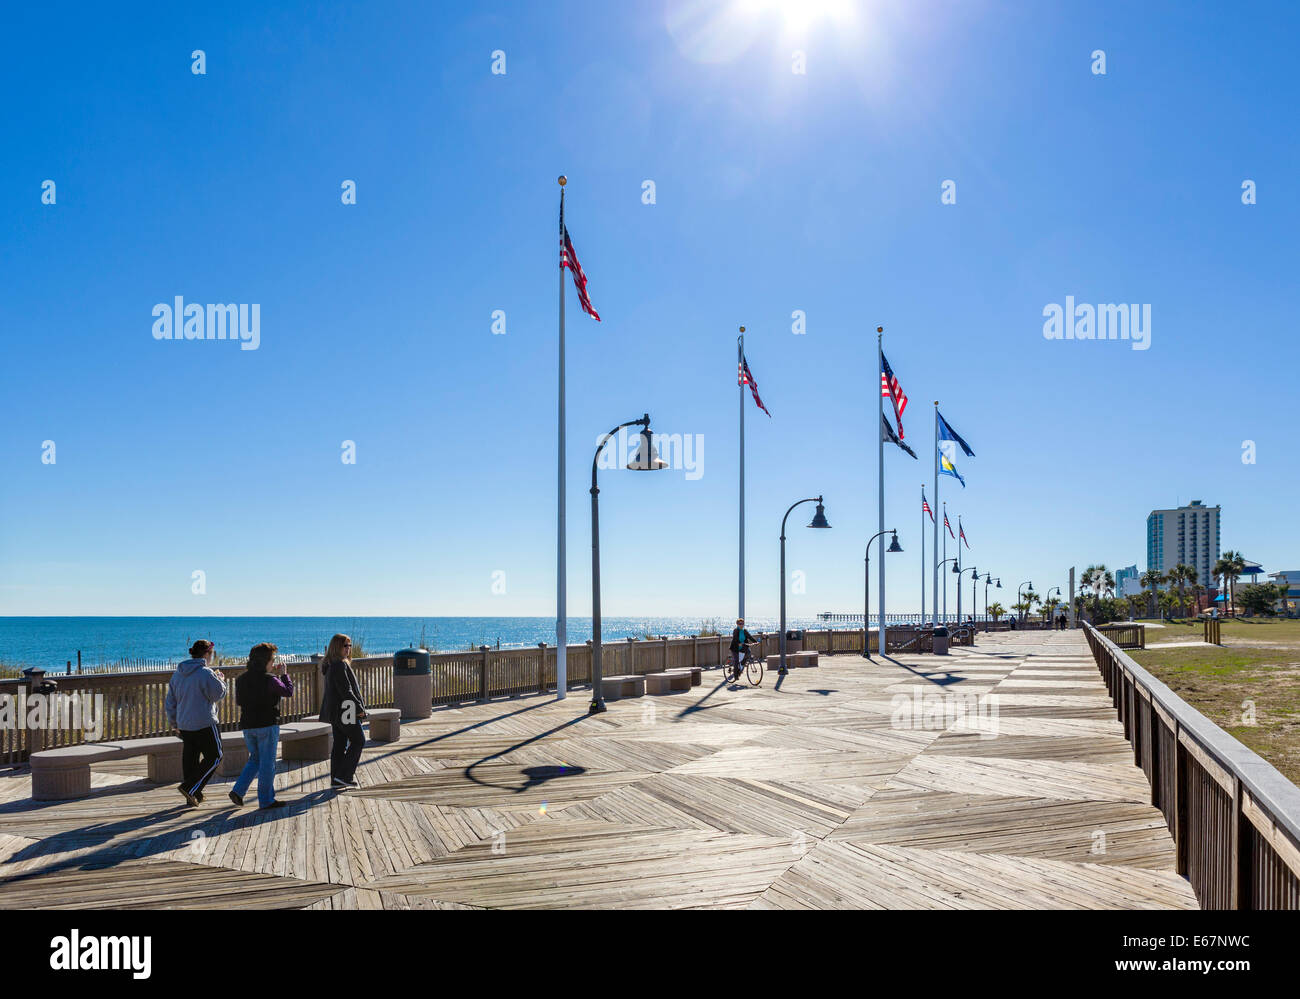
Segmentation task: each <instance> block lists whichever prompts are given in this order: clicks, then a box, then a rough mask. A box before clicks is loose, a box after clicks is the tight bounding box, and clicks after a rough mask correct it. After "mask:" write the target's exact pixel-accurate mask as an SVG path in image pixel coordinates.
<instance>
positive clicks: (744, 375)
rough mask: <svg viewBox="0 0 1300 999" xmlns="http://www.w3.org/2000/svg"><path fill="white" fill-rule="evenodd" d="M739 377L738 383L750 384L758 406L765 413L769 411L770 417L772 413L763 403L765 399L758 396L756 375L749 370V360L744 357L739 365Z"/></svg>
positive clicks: (750, 389)
mask: <svg viewBox="0 0 1300 999" xmlns="http://www.w3.org/2000/svg"><path fill="white" fill-rule="evenodd" d="M737 377H738V378H739V381H737V382H736V384H737V385H748V386H749V391H750V393H751V394H752V395H753V396H754V402H756V403H757V404H758V408H759V409H761V410H762V411H763V412H764V413H767V415H768V417H769V418H770V417H771V416H772V414H771V413H769V412H768V409H767V407H766V406H764V405H763V400H762V399H760V398H759V397H758V382H756V381H754V375H753V373H752V372H751V371H750V370H749V362H748V361H747V360H745V359H744V358H743V357H742V358H741V359H740V364H739V365H738V371H737Z"/></svg>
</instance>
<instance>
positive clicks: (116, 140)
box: [0, 0, 1300, 617]
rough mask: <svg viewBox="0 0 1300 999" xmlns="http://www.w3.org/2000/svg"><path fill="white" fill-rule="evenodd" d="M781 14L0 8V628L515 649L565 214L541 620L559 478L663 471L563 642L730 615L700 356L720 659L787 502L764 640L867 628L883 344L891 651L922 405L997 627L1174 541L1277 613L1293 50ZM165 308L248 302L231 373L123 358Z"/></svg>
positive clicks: (985, 8) (625, 482)
mask: <svg viewBox="0 0 1300 999" xmlns="http://www.w3.org/2000/svg"><path fill="white" fill-rule="evenodd" d="M778 6H779V5H777V4H766V5H764V4H761V3H754V2H751V3H748V4H738V5H737V4H726V3H716V4H687V3H682V2H670V3H663V2H658V3H638V4H608V3H566V2H559V3H552V4H541V3H516V4H500V5H488V4H484V5H472V6H464V5H450V4H426V3H403V4H385V5H382V6H377V5H373V4H370V5H367V4H336V5H305V4H304V5H289V4H228V5H222V6H221V7H220V8H217V7H211V8H206V9H202V10H182V9H179V8H177V7H175V6H174V5H157V6H152V7H143V6H135V7H128V8H125V9H123V10H118V9H116V8H114V9H111V10H110V9H107V8H101V7H95V6H91V5H84V6H62V5H58V4H55V5H52V6H46V7H41V8H39V9H37V8H27V9H22V10H19V9H10V10H8V11H7V12H6V15H5V20H6V24H5V30H4V32H3V41H2V42H0V46H2V47H3V54H4V58H3V59H0V84H2V86H3V93H4V95H5V111H4V114H3V115H2V116H0V138H2V139H3V146H4V148H5V151H6V153H5V156H4V157H3V158H0V189H2V191H3V194H2V196H0V213H2V220H3V228H2V229H0V266H2V268H3V274H4V280H3V290H2V292H0V328H3V330H4V333H3V342H4V352H3V356H4V359H5V365H4V368H5V373H6V377H5V381H4V393H3V398H2V399H0V420H2V424H0V469H3V483H2V485H3V488H0V614H20V615H21V614H158V615H163V614H187V615H189V614H213V615H218V614H343V615H366V614H394V615H397V614H410V615H429V616H434V615H460V614H485V615H486V614H497V615H512V614H525V615H527V614H538V615H544V614H549V613H552V611H553V607H554V511H555V482H554V478H555V473H554V466H555V365H556V291H557V289H556V284H557V281H556V274H557V267H556V264H557V245H556V211H557V206H558V189H557V186H556V183H555V178H556V175H557V174H560V173H565V174H567V175H568V177H569V186H568V199H569V200H568V222H569V230H570V232H571V234H572V236H573V240H574V242H575V245H576V247H577V250H578V252H579V254H580V257H581V259H582V262H583V265H584V267H585V269H586V271H587V274H588V277H589V279H590V291H591V295H592V299H593V302H594V303H595V306H596V308H597V309H598V310H600V312H601V315H602V317H603V319H604V321H603V322H602V323H600V324H597V323H595V322H593V321H591V320H589V319H588V318H587V317H585V316H583V315H582V314H581V313H580V312H579V311H578V308H577V301H576V297H575V296H574V295H573V293H572V291H571V290H570V292H569V297H568V301H569V324H568V339H569V365H568V379H569V419H568V427H569V450H568V461H569V564H570V581H569V594H570V611H571V613H574V614H586V613H588V612H589V607H590V603H589V601H590V597H589V593H590V589H589V586H590V581H589V575H588V572H589V552H590V548H589V537H590V535H589V530H590V519H589V508H588V495H587V485H588V482H587V479H588V476H589V469H590V461H591V454H592V451H593V449H594V446H595V442H596V439H597V436H598V435H599V434H600V433H601V432H603V431H604V430H607V429H608V428H609V427H611V426H613V425H614V424H616V423H619V422H622V421H624V420H628V419H632V418H635V417H637V416H639V415H640V414H642V413H643V412H647V411H648V412H649V413H650V414H651V416H652V418H653V421H654V427H655V429H656V430H657V431H659V432H662V433H680V434H692V435H697V436H698V437H699V438H701V439H702V440H703V466H702V471H703V474H702V475H701V476H700V477H698V478H695V479H688V478H687V477H686V476H685V475H684V474H683V472H682V471H680V470H678V471H669V472H663V473H660V474H655V475H636V474H632V473H627V472H623V471H619V472H604V473H602V481H601V490H602V491H601V527H602V539H603V545H602V551H603V555H604V561H603V565H602V576H603V580H604V591H603V592H604V608H605V611H606V612H607V613H610V614H620V613H621V614H691V615H694V614H698V615H700V616H702V617H707V616H726V615H728V614H730V613H731V612H732V609H733V607H734V602H735V588H736V580H735V575H736V570H735V562H736V526H735V495H736V407H737V388H736V383H735V332H736V327H737V326H738V325H739V324H744V325H746V326H747V327H748V328H749V330H750V332H749V335H748V344H747V354H748V357H749V361H750V366H751V368H752V369H753V372H754V374H755V376H756V378H757V380H758V383H759V386H760V389H761V392H762V395H763V399H764V401H765V402H766V404H767V406H768V408H769V409H770V410H771V412H772V414H773V418H772V419H770V420H769V419H768V418H767V417H766V416H764V415H763V414H762V413H760V412H758V411H757V410H755V409H753V408H752V407H751V408H750V410H749V413H748V416H747V429H748V445H749V450H748V469H749V491H748V496H749V509H748V515H749V546H748V551H749V570H750V571H749V584H748V590H749V599H748V609H749V611H750V613H751V614H753V615H757V614H763V613H771V612H774V611H775V609H776V607H777V602H778V594H779V590H778V586H777V555H778V551H777V537H778V534H779V528H780V518H781V515H782V513H783V512H784V510H785V508H786V507H787V506H788V505H789V504H790V503H792V502H793V501H794V500H796V499H800V498H802V497H804V496H809V495H815V494H817V493H824V494H825V496H826V510H827V515H828V517H829V519H830V521H831V523H832V525H833V526H834V530H833V531H831V532H809V531H805V530H803V529H802V527H800V528H799V529H798V530H795V531H792V532H791V535H790V551H789V566H790V568H791V569H792V570H794V569H798V570H801V571H802V572H803V573H804V574H805V578H806V592H804V593H792V594H791V596H790V612H791V614H795V615H801V614H813V613H816V612H818V611H821V610H837V611H849V610H851V609H853V608H855V607H857V606H859V605H860V603H861V575H862V563H861V559H862V548H863V544H864V543H865V540H866V538H867V537H868V535H869V534H870V533H873V532H874V530H875V523H876V483H877V479H876V457H875V456H876V442H875V427H876V419H877V418H876V414H875V410H876V405H877V401H876V395H875V391H874V388H875V378H876V360H875V355H874V350H873V347H874V344H873V341H872V332H873V331H874V328H875V326H876V325H877V324H883V325H884V327H885V329H886V352H887V353H888V355H889V358H890V361H891V363H892V365H893V368H894V371H895V373H896V374H897V375H898V377H899V378H900V380H901V381H902V383H903V386H904V388H905V390H906V392H907V393H908V395H909V397H910V400H911V406H910V407H909V410H908V413H907V415H906V417H905V418H904V426H905V430H906V434H907V439H908V441H909V442H911V443H913V445H914V446H915V447H916V448H917V450H918V452H919V453H920V455H921V460H920V461H917V462H913V461H912V460H911V459H910V458H907V457H906V456H904V455H902V454H901V453H899V452H897V451H894V452H893V453H887V455H886V465H887V467H886V487H887V521H888V524H887V526H890V527H893V526H895V525H897V526H898V527H899V530H900V540H901V542H902V544H903V546H904V548H905V549H906V554H904V555H899V556H891V562H890V570H891V571H890V583H889V588H888V589H889V593H888V598H889V609H890V610H891V611H910V610H914V609H915V607H916V605H917V601H918V595H919V594H918V591H919V577H920V551H919V547H918V544H919V529H920V523H919V492H920V486H921V483H922V482H927V483H928V482H929V481H930V478H931V465H930V454H931V448H932V429H931V426H932V416H931V410H932V409H933V406H932V402H933V400H936V399H938V400H941V403H942V409H943V412H944V415H945V416H946V417H947V419H948V420H949V422H950V423H951V424H952V426H953V427H954V428H955V429H956V430H957V431H958V432H959V433H961V434H962V435H963V436H964V437H965V438H966V439H967V440H968V441H969V442H970V443H971V445H972V446H973V447H974V449H975V451H976V454H977V457H976V458H974V459H966V460H965V461H964V462H963V463H962V464H961V465H960V466H959V467H960V468H961V470H962V472H963V474H964V475H965V477H966V482H967V488H965V489H962V488H961V487H960V486H958V485H957V484H956V482H955V481H954V480H951V479H945V480H944V483H943V487H942V488H943V493H942V498H944V499H947V500H949V501H950V503H949V513H950V514H951V515H952V516H953V520H954V522H955V520H956V514H958V513H960V514H961V515H962V517H963V520H964V522H965V524H966V526H967V533H968V535H969V537H970V540H971V543H972V546H973V548H972V551H971V553H970V559H971V561H973V562H974V563H975V564H976V565H978V566H979V567H980V568H981V569H984V568H987V569H990V570H992V571H993V572H994V574H995V575H1000V576H1001V577H1002V579H1003V582H1004V584H1006V583H1008V582H1011V584H1012V585H1013V586H1014V584H1015V583H1017V582H1020V581H1023V580H1030V579H1032V580H1033V581H1034V582H1035V583H1036V584H1037V585H1038V589H1039V590H1040V591H1043V590H1045V589H1046V588H1047V587H1048V586H1052V585H1061V586H1064V585H1065V582H1066V571H1067V570H1068V567H1069V566H1071V565H1075V566H1078V567H1079V568H1080V569H1082V568H1083V567H1084V566H1085V565H1087V564H1089V563H1091V562H1097V561H1101V562H1105V563H1106V564H1107V565H1108V566H1110V567H1111V568H1118V567H1120V566H1122V565H1127V564H1130V563H1135V562H1136V563H1138V564H1139V565H1141V564H1142V560H1143V558H1144V551H1145V535H1144V529H1145V518H1146V514H1147V513H1148V511H1149V510H1151V509H1152V508H1158V507H1168V506H1172V505H1174V504H1175V503H1177V502H1180V501H1181V502H1186V501H1188V500H1190V499H1202V500H1204V501H1205V502H1206V503H1209V504H1215V503H1219V504H1221V505H1222V506H1223V543H1224V546H1225V547H1230V548H1237V549H1240V550H1242V551H1243V552H1244V553H1245V555H1246V556H1247V557H1248V558H1251V559H1254V560H1256V561H1259V562H1262V563H1263V564H1264V565H1265V567H1266V568H1268V569H1270V570H1272V569H1294V568H1297V567H1298V566H1300V541H1298V540H1297V537H1296V532H1295V530H1294V527H1293V526H1292V525H1291V523H1290V517H1289V509H1288V507H1289V505H1290V504H1289V501H1290V499H1291V497H1292V496H1293V495H1294V491H1295V486H1296V482H1297V479H1296V473H1295V466H1294V461H1293V458H1292V454H1291V452H1292V449H1293V445H1294V433H1295V427H1294V420H1293V419H1292V414H1291V410H1293V409H1294V401H1295V371H1296V364H1297V361H1298V360H1300V348H1297V346H1296V340H1295V337H1294V333H1293V324H1294V318H1295V314H1294V312H1293V309H1294V308H1295V295H1294V288H1295V264H1296V255H1295V233H1296V230H1297V221H1298V215H1300V213H1298V212H1297V204H1296V186H1295V181H1294V177H1295V171H1296V165H1297V151H1298V144H1300V143H1298V140H1297V135H1296V130H1295V127H1294V125H1295V118H1294V108H1295V107H1296V104H1297V96H1298V95H1297V85H1296V78H1295V73H1294V65H1293V59H1292V58H1291V55H1292V53H1291V52H1290V50H1289V45H1290V42H1289V39H1291V38H1292V37H1294V34H1295V31H1296V29H1297V27H1300V25H1297V23H1296V22H1297V20H1298V19H1300V18H1298V17H1297V15H1296V13H1295V12H1294V8H1291V7H1289V6H1287V5H1281V4H1277V5H1263V4H1260V5H1256V4H1238V5H1234V6H1232V7H1231V8H1230V9H1229V8H1227V7H1226V6H1222V5H1211V4H1196V3H1178V4H1175V3H1153V4H1143V5H1131V4H1127V3H1096V2H1092V3H1070V4H1050V5H1049V4H994V3H962V4H956V3H952V4H937V3H926V2H915V3H913V2H908V3H895V2H890V3H884V2H880V3H877V2H871V0H867V2H862V3H857V4H849V5H847V6H848V7H849V8H851V9H850V11H849V15H850V16H848V17H844V16H841V15H837V14H835V13H834V12H835V10H837V9H838V8H841V7H844V6H845V5H844V4H835V3H831V4H825V5H823V6H825V8H826V13H825V14H824V16H820V17H817V18H814V19H813V20H812V21H811V22H810V23H809V24H807V25H804V26H800V25H797V24H794V23H792V22H790V21H787V20H786V19H785V18H784V17H783V15H782V13H781V11H780V10H779V9H777V8H778ZM732 8H735V9H732ZM742 8H743V9H742ZM195 49H202V50H203V51H204V53H205V56H206V74H205V75H195V74H194V73H192V72H191V52H192V51H193V50H195ZM1096 49H1102V50H1104V51H1105V53H1106V73H1105V75H1097V74H1095V73H1093V72H1092V63H1093V60H1092V55H1091V54H1092V52H1093V51H1094V50H1096ZM496 50H501V51H503V52H504V53H505V58H506V63H505V69H506V72H505V73H504V74H503V75H502V74H493V73H492V63H493V56H492V53H493V52H494V51H496ZM796 50H798V51H801V52H803V53H804V56H805V60H806V73H803V74H799V73H795V72H793V71H792V67H793V65H794V59H795V56H794V53H795V52H796ZM47 179H52V180H54V181H55V183H56V185H57V186H56V203H55V204H54V205H46V204H42V201H41V193H42V182H43V181H45V180H47ZM1247 179H1249V180H1253V181H1254V182H1255V183H1256V185H1257V197H1258V203H1257V204H1254V205H1243V204H1242V201H1241V185H1242V183H1243V181H1244V180H1247ZM345 180H353V181H355V182H356V185H357V203H356V204H355V205H343V204H341V201H340V185H341V184H342V182H343V181H345ZM645 180H653V181H654V183H655V193H656V201H655V204H653V205H647V204H644V203H643V201H642V190H643V182H644V181H645ZM945 180H952V181H954V182H955V183H956V191H957V202H956V204H953V205H943V204H941V203H940V194H941V185H942V184H943V182H944V181H945ZM177 295H181V296H184V298H185V299H186V301H187V302H197V303H225V302H236V303H257V304H259V305H260V312H261V331H260V332H261V341H260V346H259V349H257V350H255V351H241V350H240V349H238V345H237V344H233V343H229V342H216V341H214V342H186V341H180V342H160V341H157V340H155V339H154V338H153V336H152V335H151V328H152V324H153V317H152V314H151V310H152V309H153V307H154V305H155V303H164V302H165V303H170V302H171V301H172V300H173V298H174V297H175V296H177ZM1066 296H1074V298H1075V299H1076V300H1077V301H1078V302H1088V303H1109V302H1133V303H1143V304H1150V305H1151V307H1152V335H1151V346H1150V349H1148V350H1145V351H1135V350H1132V349H1131V345H1130V344H1129V343H1125V342H1080V341H1049V340H1046V339H1045V338H1044V336H1043V331H1042V330H1043V322H1044V320H1043V309H1044V307H1045V306H1046V305H1048V304H1049V303H1063V302H1064V301H1065V298H1066ZM494 310H503V311H504V312H505V314H506V329H507V332H506V333H505V335H493V333H492V314H493V312H494ZM795 310H802V311H803V312H804V313H805V314H806V317H807V318H806V324H807V325H806V329H807V332H806V333H805V334H803V335H796V334H794V333H792V331H791V324H792V318H791V316H792V313H793V312H794V311H795ZM46 440H52V441H54V442H55V446H56V448H57V451H56V462H55V463H54V464H52V465H51V464H45V463H43V462H42V460H41V456H42V443H43V442H44V441H46ZM345 440H351V441H355V443H356V459H357V460H356V464H354V465H346V464H344V463H343V462H342V461H341V460H340V454H341V446H342V442H343V441H345ZM1246 440H1251V441H1254V442H1255V447H1256V450H1257V460H1256V462H1255V463H1254V464H1243V462H1242V460H1241V455H1242V446H1243V441H1246ZM927 491H929V490H927ZM931 500H932V501H933V496H931ZM805 511H806V512H811V511H810V508H804V510H803V511H800V512H799V513H798V514H796V517H798V518H800V523H806V522H807V517H806V516H805ZM793 519H794V518H792V520H793ZM928 543H929V538H928V537H927V545H928ZM194 570H202V571H203V572H204V573H205V574H206V581H207V586H206V589H207V592H206V593H205V594H203V595H195V594H193V593H192V592H191V578H192V577H191V574H192V572H193V571H194ZM498 570H499V571H502V572H504V573H505V593H503V594H494V593H493V592H492V583H493V573H494V572H496V571H498ZM967 593H969V588H967ZM1006 602H1009V601H1005V600H1004V603H1006Z"/></svg>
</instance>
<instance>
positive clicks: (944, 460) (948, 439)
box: [937, 413, 975, 489]
mask: <svg viewBox="0 0 1300 999" xmlns="http://www.w3.org/2000/svg"><path fill="white" fill-rule="evenodd" d="M937 415H938V417H939V439H938V445H939V455H938V457H939V471H941V472H943V473H944V474H945V475H951V476H952V477H953V478H954V479H956V480H957V481H958V482H960V483H961V485H962V488H963V489H965V488H966V480H965V479H963V478H962V477H961V473H960V472H958V471H957V465H956V462H955V460H954V459H955V458H956V457H957V448H958V446H960V447H961V449H962V450H963V451H964V452H966V456H967V457H968V458H974V457H975V452H974V451H972V450H971V449H970V445H969V444H967V443H966V442H965V441H964V440H962V439H961V436H960V435H959V434H958V433H957V432H956V431H955V430H953V429H952V427H950V426H948V422H947V421H946V420H945V419H944V418H943V414H942V413H937Z"/></svg>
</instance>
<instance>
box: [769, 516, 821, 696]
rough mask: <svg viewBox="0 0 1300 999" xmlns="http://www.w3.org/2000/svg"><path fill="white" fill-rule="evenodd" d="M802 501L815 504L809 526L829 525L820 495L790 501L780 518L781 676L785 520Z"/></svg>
mask: <svg viewBox="0 0 1300 999" xmlns="http://www.w3.org/2000/svg"><path fill="white" fill-rule="evenodd" d="M804 503H816V504H817V512H816V514H814V516H813V519H812V523H811V524H809V525H808V526H809V527H830V526H831V525H830V524H828V523H827V522H826V510H825V508H824V507H823V506H822V498H821V497H820V496H814V497H812V498H811V499H801V500H800V501H799V502H798V503H792V504H791V505H790V509H789V510H787V511H786V512H785V516H784V517H782V518H781V635H780V645H781V668H780V669H779V670H777V673H778V674H779V675H781V676H785V675H786V672H787V670H786V668H785V522H786V521H787V520H788V519H789V518H790V513H791V511H792V510H794V508H795V507H797V506H801V505H803V504H804Z"/></svg>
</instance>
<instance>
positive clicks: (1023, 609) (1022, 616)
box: [1016, 580, 1034, 624]
mask: <svg viewBox="0 0 1300 999" xmlns="http://www.w3.org/2000/svg"><path fill="white" fill-rule="evenodd" d="M1026 586H1028V587H1029V592H1031V593H1032V592H1033V591H1034V584H1033V583H1031V582H1029V581H1028V580H1026V581H1025V582H1023V583H1021V584H1020V585H1019V586H1017V587H1016V604H1017V605H1020V604H1021V600H1020V591H1021V590H1023V589H1024V588H1025V587H1026ZM1027 610H1028V608H1026V607H1023V606H1022V607H1021V609H1020V610H1018V611H1017V612H1016V614H1017V616H1018V617H1019V619H1020V623H1021V624H1024V623H1025V618H1026V617H1027V616H1028V614H1027V613H1026V611H1027Z"/></svg>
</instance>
